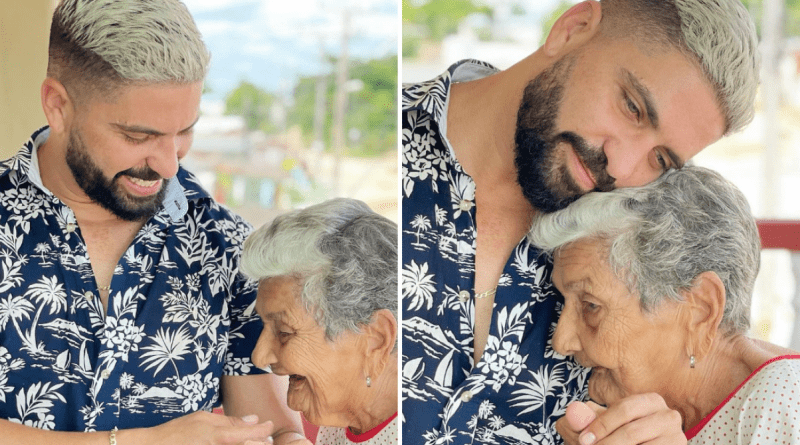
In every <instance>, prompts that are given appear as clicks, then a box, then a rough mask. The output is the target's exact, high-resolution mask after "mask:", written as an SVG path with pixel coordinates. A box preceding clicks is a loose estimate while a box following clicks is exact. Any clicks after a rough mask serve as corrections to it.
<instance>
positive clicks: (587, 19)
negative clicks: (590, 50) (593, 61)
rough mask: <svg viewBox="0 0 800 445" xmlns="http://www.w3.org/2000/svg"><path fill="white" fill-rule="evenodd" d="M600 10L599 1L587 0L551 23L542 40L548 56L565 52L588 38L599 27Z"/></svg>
mask: <svg viewBox="0 0 800 445" xmlns="http://www.w3.org/2000/svg"><path fill="white" fill-rule="evenodd" d="M601 17H602V11H601V6H600V3H599V2H597V1H595V0H588V1H584V2H581V3H578V4H577V5H575V6H573V7H571V8H569V9H568V10H567V11H566V12H565V13H563V14H561V17H559V18H558V20H556V22H555V23H554V24H553V28H552V29H550V33H549V34H548V35H547V39H546V40H545V42H544V46H543V48H544V53H545V54H546V55H548V56H551V57H552V56H558V55H559V54H560V53H561V54H566V53H567V52H569V51H571V50H573V49H574V48H576V47H577V46H580V45H582V44H583V43H585V42H587V41H588V40H590V39H591V38H592V37H593V36H594V34H595V33H596V32H597V30H598V29H599V28H600V26H599V25H600V18H601Z"/></svg>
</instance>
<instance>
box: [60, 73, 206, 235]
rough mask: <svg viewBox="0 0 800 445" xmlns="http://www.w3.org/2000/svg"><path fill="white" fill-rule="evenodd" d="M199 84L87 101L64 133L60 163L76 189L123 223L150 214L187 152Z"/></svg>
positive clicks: (126, 91) (137, 90)
mask: <svg viewBox="0 0 800 445" xmlns="http://www.w3.org/2000/svg"><path fill="white" fill-rule="evenodd" d="M201 90H202V83H200V82H198V83H195V84H187V85H177V84H173V85H155V86H154V85H147V86H130V87H125V89H124V90H123V91H122V92H120V94H119V96H118V97H117V98H116V100H114V101H113V102H105V101H102V100H99V99H98V100H93V101H90V102H88V103H87V104H86V105H85V109H82V110H81V112H80V117H79V118H78V119H77V121H78V122H75V123H74V124H73V125H72V126H71V127H70V129H69V140H68V143H67V152H66V162H67V165H68V166H69V168H70V171H71V172H72V176H73V177H74V179H75V182H76V184H77V185H78V186H79V188H80V190H81V191H82V192H83V193H84V194H85V195H86V196H88V197H89V198H90V199H91V200H92V201H94V202H96V203H98V204H99V205H101V206H102V207H103V208H105V209H107V210H109V211H110V212H112V213H113V214H114V215H116V216H117V217H119V218H121V219H124V220H127V221H137V220H142V219H145V218H147V217H150V216H152V215H153V214H154V213H155V212H157V211H158V209H159V208H160V207H161V202H162V200H163V198H164V194H165V192H166V183H167V180H168V179H169V178H171V177H172V176H175V174H176V173H177V171H178V162H179V161H180V159H182V158H183V157H184V156H185V155H186V153H187V152H188V150H189V146H190V145H191V142H192V128H193V126H194V123H195V122H196V121H197V112H198V107H199V103H200V93H201Z"/></svg>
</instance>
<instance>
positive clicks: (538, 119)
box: [514, 56, 614, 213]
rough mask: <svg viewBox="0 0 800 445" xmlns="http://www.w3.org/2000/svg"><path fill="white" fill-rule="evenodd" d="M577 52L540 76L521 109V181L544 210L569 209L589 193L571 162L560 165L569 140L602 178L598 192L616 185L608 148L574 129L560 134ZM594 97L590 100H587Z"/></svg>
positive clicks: (527, 90)
mask: <svg viewBox="0 0 800 445" xmlns="http://www.w3.org/2000/svg"><path fill="white" fill-rule="evenodd" d="M576 59H577V56H566V57H563V58H562V59H561V60H559V61H558V62H556V63H555V64H553V66H552V67H550V68H548V69H546V70H545V71H543V72H542V73H540V74H539V75H538V76H536V77H535V78H534V79H533V80H532V81H531V82H530V83H528V85H527V86H526V87H525V91H524V92H523V94H522V101H521V103H520V106H519V112H518V113H517V129H516V133H515V159H514V164H515V165H516V168H517V182H518V183H519V185H520V187H522V193H523V195H524V196H525V198H526V199H527V200H528V202H530V203H531V205H532V206H533V207H534V208H535V209H537V210H539V211H541V212H544V213H550V212H555V211H556V210H560V209H563V208H564V207H566V206H568V205H569V204H571V203H572V202H574V201H575V200H576V199H578V198H579V197H580V196H581V195H583V194H584V193H585V192H584V191H583V190H582V189H581V188H580V187H579V186H578V184H577V183H576V182H575V179H574V178H573V177H572V175H570V172H569V168H568V167H567V163H566V162H562V163H559V158H563V157H564V156H563V155H562V156H559V153H558V151H557V148H558V146H559V144H561V143H567V144H569V145H570V146H571V147H572V148H573V149H574V150H575V154H576V155H577V156H578V158H579V159H580V160H581V161H582V162H583V164H584V165H585V166H586V168H587V169H588V170H589V172H591V174H592V176H593V177H594V179H595V181H596V186H595V188H594V190H596V191H609V190H613V189H614V178H613V177H611V176H610V175H609V174H608V173H607V172H606V165H607V164H608V159H607V158H606V155H605V153H604V152H603V149H602V147H599V148H598V147H592V146H590V145H589V143H588V142H586V140H585V139H583V138H582V137H581V136H579V135H578V134H576V133H574V132H572V131H563V132H559V133H556V128H555V121H556V118H557V117H558V111H559V107H560V105H561V98H562V96H563V93H564V83H566V81H567V79H568V78H569V76H570V74H571V72H572V68H573V66H574V65H575V61H576ZM587 99H588V98H587Z"/></svg>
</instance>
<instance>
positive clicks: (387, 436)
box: [317, 413, 400, 445]
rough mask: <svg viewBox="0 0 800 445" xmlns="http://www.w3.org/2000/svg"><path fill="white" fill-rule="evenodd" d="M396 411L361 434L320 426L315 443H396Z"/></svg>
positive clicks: (363, 444) (384, 444)
mask: <svg viewBox="0 0 800 445" xmlns="http://www.w3.org/2000/svg"><path fill="white" fill-rule="evenodd" d="M398 443H400V441H399V440H398V437H397V413H394V415H393V416H392V417H389V418H388V419H386V421H384V422H383V423H381V424H380V425H378V426H376V427H375V428H373V429H371V430H369V431H367V432H364V433H362V434H353V433H351V432H350V430H349V429H347V428H337V427H330V426H323V427H320V429H319V433H317V445H352V444H359V445H397V444H398Z"/></svg>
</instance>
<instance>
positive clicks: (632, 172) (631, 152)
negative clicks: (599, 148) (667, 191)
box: [603, 133, 662, 187]
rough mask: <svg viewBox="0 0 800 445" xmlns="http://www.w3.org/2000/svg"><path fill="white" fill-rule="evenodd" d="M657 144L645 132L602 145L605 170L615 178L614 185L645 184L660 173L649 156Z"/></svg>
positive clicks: (632, 185)
mask: <svg viewBox="0 0 800 445" xmlns="http://www.w3.org/2000/svg"><path fill="white" fill-rule="evenodd" d="M657 145H658V143H657V141H656V140H655V137H654V136H653V135H651V134H646V133H631V134H626V135H623V137H621V138H619V139H616V140H609V141H606V143H605V144H604V145H603V150H604V152H605V154H606V158H607V159H608V164H607V166H606V172H607V173H608V174H609V175H610V176H612V177H613V178H615V179H616V181H615V182H614V185H615V186H616V187H635V186H640V185H645V184H648V183H650V182H651V181H653V180H655V179H656V178H657V177H658V176H660V175H661V173H662V171H661V169H660V168H659V167H658V166H656V165H653V164H652V162H651V159H650V158H651V156H653V150H654V149H655V147H656V146H657Z"/></svg>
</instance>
